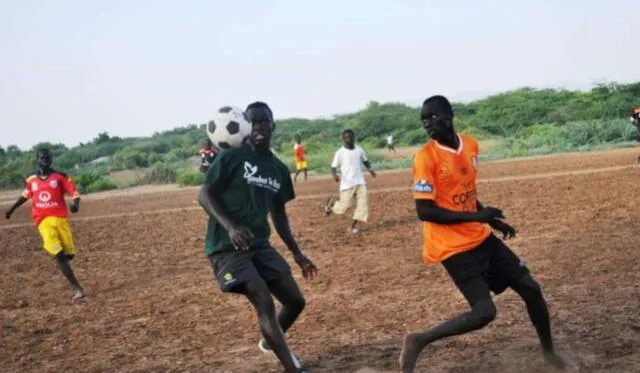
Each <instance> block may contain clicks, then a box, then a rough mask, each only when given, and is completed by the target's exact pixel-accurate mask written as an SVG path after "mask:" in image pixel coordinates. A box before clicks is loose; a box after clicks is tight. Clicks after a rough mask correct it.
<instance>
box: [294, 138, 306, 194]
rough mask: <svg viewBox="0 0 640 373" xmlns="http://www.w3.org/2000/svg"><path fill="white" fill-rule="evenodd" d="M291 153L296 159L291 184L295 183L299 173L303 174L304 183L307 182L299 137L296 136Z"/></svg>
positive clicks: (302, 147) (302, 146)
mask: <svg viewBox="0 0 640 373" xmlns="http://www.w3.org/2000/svg"><path fill="white" fill-rule="evenodd" d="M293 153H294V155H295V157H296V174H295V176H294V177H293V182H294V183H295V182H296V181H297V179H298V175H299V174H300V172H304V181H307V161H306V159H305V158H304V145H302V139H301V138H300V135H296V143H295V144H294V145H293Z"/></svg>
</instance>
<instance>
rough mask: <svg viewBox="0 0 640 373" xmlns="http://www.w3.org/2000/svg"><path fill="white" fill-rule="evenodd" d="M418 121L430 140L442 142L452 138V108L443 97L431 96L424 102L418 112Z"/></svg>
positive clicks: (453, 132)
mask: <svg viewBox="0 0 640 373" xmlns="http://www.w3.org/2000/svg"><path fill="white" fill-rule="evenodd" d="M420 120H421V121H422V127H423V128H424V129H425V130H426V131H427V133H428V134H429V136H430V137H431V138H432V139H435V140H444V139H448V138H452V137H453V135H454V134H455V131H454V129H453V108H452V107H451V103H449V100H447V98H446V97H444V96H440V95H437V96H431V97H429V98H428V99H426V100H424V102H423V103H422V110H421V111H420Z"/></svg>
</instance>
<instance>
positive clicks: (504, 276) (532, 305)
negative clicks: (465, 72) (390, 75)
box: [400, 96, 567, 373]
mask: <svg viewBox="0 0 640 373" xmlns="http://www.w3.org/2000/svg"><path fill="white" fill-rule="evenodd" d="M421 119H422V123H423V127H424V128H425V130H426V131H427V132H428V134H429V136H430V137H431V139H432V140H431V141H429V142H428V143H427V144H426V145H425V146H424V147H423V148H422V149H420V150H419V151H418V152H417V153H416V156H415V159H414V165H413V176H414V187H413V197H414V199H415V201H416V210H417V214H418V217H419V218H420V220H422V221H423V224H424V227H423V229H424V247H423V258H424V260H425V262H426V263H442V264H443V265H444V267H445V269H446V270H447V272H448V273H449V275H450V276H451V278H452V279H453V281H454V283H455V284H456V286H457V287H458V289H459V290H460V291H461V292H462V294H463V295H464V297H465V298H466V299H467V301H468V302H469V305H470V306H471V310H470V311H468V312H465V313H463V314H460V315H458V316H456V317H454V318H452V319H450V320H448V321H445V322H444V323H442V324H440V325H437V326H435V327H433V328H431V329H428V330H426V331H421V332H415V333H410V334H408V335H407V336H406V337H405V338H404V342H403V346H402V353H401V356H400V365H401V369H402V371H403V372H404V373H410V372H413V369H414V366H415V364H416V362H417V360H418V356H419V355H420V352H421V351H422V349H423V348H424V347H425V346H427V345H428V344H430V343H432V342H434V341H437V340H439V339H442V338H445V337H450V336H454V335H460V334H463V333H468V332H471V331H474V330H478V329H480V328H482V327H484V326H486V325H487V324H489V323H490V322H491V321H493V320H494V318H495V317H496V306H495V305H494V303H493V301H492V299H491V294H490V292H491V291H493V292H494V293H495V294H500V293H502V292H503V291H504V290H505V289H506V288H511V289H513V290H514V291H515V292H516V293H518V294H519V295H520V297H521V298H522V299H523V300H524V302H525V304H526V306H527V311H528V312H529V316H530V318H531V321H532V322H533V325H534V326H535V328H536V331H537V333H538V337H539V338H540V343H541V345H542V350H543V353H544V356H545V357H546V359H547V360H548V361H549V362H550V363H552V364H553V365H555V366H556V367H560V368H564V367H565V366H566V364H567V361H566V360H565V358H563V357H561V356H560V355H558V354H557V353H556V351H555V349H554V346H553V342H552V338H551V327H550V323H549V312H548V310H547V305H546V302H545V299H544V297H543V295H542V291H541V289H540V285H538V283H537V282H536V281H535V280H534V279H533V277H532V276H531V275H530V274H529V270H528V269H527V267H526V266H525V265H524V263H523V262H522V261H521V260H520V259H519V258H518V257H517V256H516V255H515V254H514V253H513V252H512V251H511V250H510V249H509V248H508V247H507V246H506V245H505V244H504V243H503V242H502V240H500V239H499V238H497V237H496V236H495V235H494V234H493V233H492V232H491V230H490V228H489V227H487V226H486V225H485V224H488V225H489V226H490V227H491V228H493V229H495V230H496V231H499V232H501V233H502V234H503V238H505V239H506V238H511V237H514V236H515V233H516V231H515V229H514V228H513V227H512V226H510V225H509V224H507V223H506V222H505V221H504V220H502V219H504V216H503V214H502V211H500V210H499V209H497V208H493V207H483V206H482V205H481V204H480V202H479V201H478V200H477V197H476V172H477V169H478V143H477V141H476V140H475V139H474V138H472V137H471V136H466V135H460V134H457V133H456V132H455V130H454V127H453V109H452V107H451V104H450V103H449V101H448V100H447V99H446V98H445V97H443V96H433V97H431V98H428V99H427V100H425V101H424V103H423V105H422V111H421Z"/></svg>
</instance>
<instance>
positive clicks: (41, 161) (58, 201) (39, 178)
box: [5, 149, 84, 300]
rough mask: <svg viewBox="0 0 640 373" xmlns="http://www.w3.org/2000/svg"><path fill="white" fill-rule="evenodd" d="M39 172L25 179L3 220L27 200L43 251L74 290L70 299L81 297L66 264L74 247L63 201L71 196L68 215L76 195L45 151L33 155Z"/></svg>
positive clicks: (75, 205)
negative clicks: (19, 192) (71, 202)
mask: <svg viewBox="0 0 640 373" xmlns="http://www.w3.org/2000/svg"><path fill="white" fill-rule="evenodd" d="M36 156H37V162H38V167H39V170H38V172H37V173H36V174H35V175H32V176H29V177H28V178H27V182H26V187H25V189H24V191H23V192H22V195H21V196H20V198H18V200H17V201H16V203H15V204H14V205H13V206H11V208H10V209H9V210H7V212H6V213H5V217H6V218H7V219H10V218H11V215H12V214H13V212H14V211H15V210H16V209H17V208H18V207H20V206H22V204H23V203H25V202H26V201H27V200H29V199H30V200H31V218H32V219H33V221H34V223H35V224H36V226H37V227H38V231H39V232H40V236H42V241H43V247H44V250H45V251H46V252H47V253H49V254H50V255H51V256H53V257H54V258H55V259H56V261H57V263H58V266H59V267H60V270H61V271H62V273H63V274H64V276H65V277H66V278H67V280H68V281H69V283H70V284H71V286H72V287H73V288H74V290H75V292H76V293H75V296H74V297H73V299H74V300H75V299H80V298H84V289H83V288H82V286H81V285H80V283H79V282H78V279H77V278H76V276H75V274H74V273H73V270H72V269H71V265H70V263H69V261H70V260H71V259H73V257H74V256H75V255H76V248H75V245H74V243H73V236H72V235H71V227H70V226H69V219H68V216H69V212H68V211H67V204H66V202H65V200H64V196H65V194H69V195H71V197H72V198H73V204H72V205H71V207H70V210H71V212H73V213H76V212H78V210H79V208H80V194H79V193H78V191H77V189H76V187H75V185H74V184H73V181H72V180H71V178H70V177H69V176H67V175H66V174H64V173H62V172H58V171H55V170H53V169H52V168H51V164H52V162H53V155H52V154H51V151H49V150H48V149H40V150H38V152H37V153H36Z"/></svg>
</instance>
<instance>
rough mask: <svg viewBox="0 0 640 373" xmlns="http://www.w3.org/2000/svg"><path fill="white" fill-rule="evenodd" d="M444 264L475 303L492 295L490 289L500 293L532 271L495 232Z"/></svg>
mask: <svg viewBox="0 0 640 373" xmlns="http://www.w3.org/2000/svg"><path fill="white" fill-rule="evenodd" d="M442 264H443V265H444V267H445V268H446V270H447V272H449V275H450V276H451V278H452V279H453V282H455V284H456V286H457V287H458V289H460V291H461V292H462V294H463V295H464V297H465V298H466V299H467V301H468V302H469V304H471V305H472V306H473V305H474V304H475V303H476V302H478V301H480V300H482V299H486V298H488V297H490V296H491V295H490V293H489V291H492V292H494V293H495V294H500V293H502V292H503V291H504V290H505V289H506V288H508V287H509V286H510V285H511V284H513V283H514V282H516V281H518V280H520V279H522V277H524V276H525V275H527V274H528V273H529V269H528V268H527V267H526V266H525V265H524V263H523V262H522V261H521V260H520V258H518V256H516V254H515V253H514V252H513V251H511V249H509V247H507V245H505V244H504V242H502V240H500V239H499V238H498V237H496V236H495V235H494V234H491V235H490V236H489V237H487V239H486V240H484V241H483V242H482V243H481V244H480V245H479V246H478V247H476V248H475V249H471V250H469V251H465V252H462V253H460V254H456V255H454V256H452V257H450V258H448V259H446V260H445V261H443V262H442Z"/></svg>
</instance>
